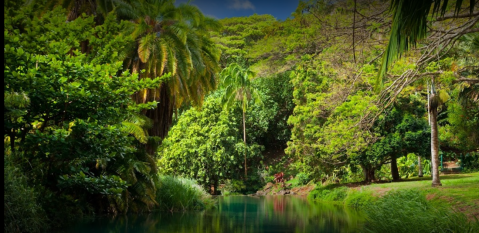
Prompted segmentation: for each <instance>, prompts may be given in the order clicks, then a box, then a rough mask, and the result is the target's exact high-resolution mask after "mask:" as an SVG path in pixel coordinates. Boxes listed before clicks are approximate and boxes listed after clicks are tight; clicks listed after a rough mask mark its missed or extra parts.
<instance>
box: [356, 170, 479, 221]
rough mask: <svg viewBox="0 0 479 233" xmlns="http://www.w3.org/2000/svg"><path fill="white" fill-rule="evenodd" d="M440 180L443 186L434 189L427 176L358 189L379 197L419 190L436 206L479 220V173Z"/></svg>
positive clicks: (453, 175) (452, 176)
mask: <svg viewBox="0 0 479 233" xmlns="http://www.w3.org/2000/svg"><path fill="white" fill-rule="evenodd" d="M440 179H441V183H442V186H441V187H437V188H432V187H431V183H432V181H431V177H430V176H425V177H422V178H419V177H413V178H409V179H404V180H402V181H400V182H391V183H377V184H371V185H366V186H361V187H359V188H357V189H359V190H362V191H372V192H373V193H374V194H375V195H378V196H382V195H384V194H385V193H387V192H388V191H390V190H394V189H419V190H422V191H424V192H425V193H427V195H426V197H427V199H428V200H429V201H431V203H433V204H434V205H439V206H449V207H450V208H452V209H453V210H455V211H460V212H463V213H465V214H466V215H467V216H468V218H469V219H474V217H476V218H478V219H479V172H475V173H467V174H448V175H441V176H440Z"/></svg>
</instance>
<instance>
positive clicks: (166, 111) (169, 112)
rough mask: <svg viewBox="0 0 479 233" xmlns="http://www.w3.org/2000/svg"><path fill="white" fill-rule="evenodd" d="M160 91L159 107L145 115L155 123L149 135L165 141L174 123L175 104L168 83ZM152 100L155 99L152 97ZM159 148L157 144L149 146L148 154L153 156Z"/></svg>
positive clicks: (163, 84) (162, 85)
mask: <svg viewBox="0 0 479 233" xmlns="http://www.w3.org/2000/svg"><path fill="white" fill-rule="evenodd" d="M158 91H159V92H160V98H159V100H157V101H158V102H159V103H158V105H156V108H154V109H150V110H147V111H146V114H145V115H146V116H147V117H148V118H150V119H151V120H152V121H153V127H152V128H151V129H149V130H148V135H149V136H154V137H160V138H161V139H164V138H165V137H166V136H167V135H168V130H169V129H170V126H171V123H172V121H173V109H174V103H172V102H173V101H172V98H171V97H170V93H169V87H168V85H167V84H166V83H162V84H161V87H160V88H159V90H158ZM148 94H151V93H148ZM150 98H154V97H152V96H150ZM147 101H150V100H147ZM157 146H158V145H156V144H155V145H147V147H146V148H147V153H149V154H153V153H154V152H155V150H156V147H157Z"/></svg>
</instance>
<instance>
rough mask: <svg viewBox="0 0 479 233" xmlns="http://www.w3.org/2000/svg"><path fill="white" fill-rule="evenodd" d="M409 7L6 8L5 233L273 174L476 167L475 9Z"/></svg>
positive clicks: (250, 185)
mask: <svg viewBox="0 0 479 233" xmlns="http://www.w3.org/2000/svg"><path fill="white" fill-rule="evenodd" d="M47 2H48V3H47ZM413 2H416V1H408V0H397V1H396V0H393V1H391V2H388V1H380V0H377V1H374V0H355V1H331V0H309V1H300V2H299V4H298V7H297V9H296V10H294V12H293V13H292V15H291V17H289V18H288V19H286V20H284V21H280V20H276V19H275V18H274V17H273V16H271V15H256V14H255V15H251V16H248V17H233V18H226V19H221V20H217V19H213V18H210V17H207V16H205V15H203V14H202V13H201V11H200V10H199V9H198V8H197V7H195V6H193V5H190V4H188V3H185V4H179V5H178V4H176V5H175V1H174V0H140V1H129V0H126V1H108V0H96V1H84V0H70V1H42V0H33V1H7V2H6V3H5V4H4V179H5V182H4V189H5V191H4V209H5V211H4V221H5V224H4V226H5V230H7V231H9V232H25V231H26V232H37V231H45V230H46V229H49V228H50V227H52V226H61V225H62V224H65V223H66V222H68V220H71V219H73V218H75V217H76V216H82V215H95V214H101V213H109V214H119V213H128V212H149V211H153V210H167V211H181V210H186V209H201V208H205V206H210V205H214V203H212V202H211V200H209V199H208V196H209V194H208V193H210V194H220V193H223V194H225V193H243V194H247V193H255V192H256V191H257V190H259V189H261V188H262V187H263V186H264V185H265V184H266V183H268V182H272V180H273V175H274V174H276V173H278V172H284V173H285V177H292V178H294V179H295V180H297V181H298V182H297V184H298V185H302V184H306V183H308V182H311V183H318V184H331V183H347V182H363V183H365V184H366V183H371V182H376V181H385V180H387V181H399V180H401V179H404V178H408V177H411V176H416V175H419V176H422V175H423V174H424V175H430V174H432V175H433V177H435V178H434V180H433V185H434V186H437V185H440V184H441V183H440V180H439V177H440V175H439V170H440V168H439V166H440V164H439V163H438V161H439V160H438V159H439V157H438V156H439V155H440V154H441V155H442V156H443V158H444V159H448V160H451V161H455V162H458V163H459V164H460V165H461V166H462V169H463V172H468V171H477V170H478V169H479V130H478V129H479V78H478V77H479V23H478V21H479V9H478V6H479V4H478V3H477V1H474V0H472V1H434V4H433V5H431V4H429V5H427V4H425V5H421V6H417V5H411V4H413ZM426 2H429V3H430V2H432V1H426ZM411 7H412V8H414V7H416V8H417V9H419V8H420V9H423V11H421V12H422V13H421V14H420V15H415V16H414V17H416V18H411V19H413V20H410V21H408V20H403V18H404V17H406V18H407V17H409V16H408V15H405V14H407V12H410V11H409V10H408V9H411ZM411 17H413V16H411ZM418 25H420V28H419V29H417V28H416V27H418ZM408 33H410V34H408ZM394 41H396V42H394ZM432 155H433V156H432ZM431 156H432V157H431ZM431 158H432V159H431ZM180 194H184V195H180ZM405 195H406V194H405ZM407 195H412V194H410V193H408V194H407ZM173 196H175V197H178V198H176V199H175V198H171V197H173ZM391 198H394V196H392V197H391ZM421 200H422V199H421ZM387 201H388V200H385V201H384V203H386V202H387ZM380 227H383V226H380Z"/></svg>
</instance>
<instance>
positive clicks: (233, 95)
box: [221, 63, 262, 179]
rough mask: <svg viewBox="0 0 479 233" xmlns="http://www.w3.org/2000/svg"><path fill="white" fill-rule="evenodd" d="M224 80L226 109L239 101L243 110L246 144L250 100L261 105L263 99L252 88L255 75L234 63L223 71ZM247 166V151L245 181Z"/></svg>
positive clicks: (244, 139)
mask: <svg viewBox="0 0 479 233" xmlns="http://www.w3.org/2000/svg"><path fill="white" fill-rule="evenodd" d="M221 76H222V79H223V83H222V85H223V86H224V87H225V89H226V92H225V95H224V96H223V100H222V102H223V106H224V108H225V109H228V108H230V107H231V106H233V104H234V103H235V102H236V101H237V102H240V104H241V109H242V110H243V141H244V144H245V145H247V143H246V111H247V110H248V102H249V100H254V101H255V102H256V103H259V104H261V103H262V101H261V98H260V95H259V92H258V90H257V89H255V88H254V87H253V86H252V82H251V81H252V80H251V79H252V78H254V76H255V73H254V72H253V71H251V70H250V69H249V68H245V67H243V66H242V65H240V64H239V63H232V64H230V65H229V66H228V67H226V68H225V69H224V70H223V71H221ZM247 170H248V169H247V165H246V150H245V152H244V174H245V179H246V177H247V176H248V172H247Z"/></svg>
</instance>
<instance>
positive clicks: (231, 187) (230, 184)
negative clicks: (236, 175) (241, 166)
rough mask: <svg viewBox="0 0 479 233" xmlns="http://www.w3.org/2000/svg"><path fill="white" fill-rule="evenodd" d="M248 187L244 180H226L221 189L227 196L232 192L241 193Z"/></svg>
mask: <svg viewBox="0 0 479 233" xmlns="http://www.w3.org/2000/svg"><path fill="white" fill-rule="evenodd" d="M245 188H246V185H245V184H244V182H243V181H242V180H235V179H231V180H226V182H225V186H224V187H223V188H222V189H221V194H223V195H225V196H227V195H232V194H239V193H241V191H243V190H244V189H245Z"/></svg>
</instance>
